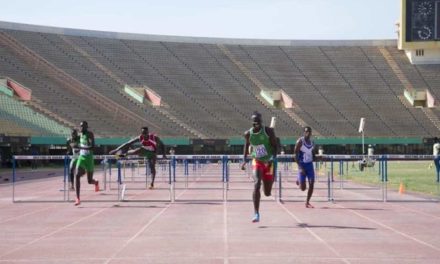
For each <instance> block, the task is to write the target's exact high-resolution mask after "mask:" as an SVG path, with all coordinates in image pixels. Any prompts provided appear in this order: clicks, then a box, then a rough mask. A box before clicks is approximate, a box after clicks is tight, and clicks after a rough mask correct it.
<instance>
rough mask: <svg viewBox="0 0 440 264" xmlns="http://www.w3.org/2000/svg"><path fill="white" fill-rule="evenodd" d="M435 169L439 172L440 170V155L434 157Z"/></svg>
mask: <svg viewBox="0 0 440 264" xmlns="http://www.w3.org/2000/svg"><path fill="white" fill-rule="evenodd" d="M434 165H435V171H436V172H437V174H438V173H439V172H440V157H437V158H435V159H434Z"/></svg>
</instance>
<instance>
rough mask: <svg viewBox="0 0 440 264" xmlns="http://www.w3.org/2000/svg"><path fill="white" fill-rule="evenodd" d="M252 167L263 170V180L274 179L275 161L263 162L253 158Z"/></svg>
mask: <svg viewBox="0 0 440 264" xmlns="http://www.w3.org/2000/svg"><path fill="white" fill-rule="evenodd" d="M252 169H253V170H261V171H262V174H263V176H262V180H263V181H273V163H268V162H263V161H259V160H256V159H253V160H252Z"/></svg>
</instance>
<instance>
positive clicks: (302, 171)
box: [298, 167, 306, 175]
mask: <svg viewBox="0 0 440 264" xmlns="http://www.w3.org/2000/svg"><path fill="white" fill-rule="evenodd" d="M298 170H299V173H300V174H301V175H305V174H306V173H305V171H304V168H303V167H299V168H298Z"/></svg>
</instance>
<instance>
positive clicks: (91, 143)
mask: <svg viewBox="0 0 440 264" xmlns="http://www.w3.org/2000/svg"><path fill="white" fill-rule="evenodd" d="M88 133H89V140H90V149H94V148H95V135H94V134H93V132H91V131H89V132H88Z"/></svg>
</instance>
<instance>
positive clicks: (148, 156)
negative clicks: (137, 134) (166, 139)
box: [140, 149, 156, 159]
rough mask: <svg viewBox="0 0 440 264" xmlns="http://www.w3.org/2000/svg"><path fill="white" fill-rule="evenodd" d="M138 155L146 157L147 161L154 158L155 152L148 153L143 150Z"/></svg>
mask: <svg viewBox="0 0 440 264" xmlns="http://www.w3.org/2000/svg"><path fill="white" fill-rule="evenodd" d="M140 154H141V155H142V156H144V157H146V158H147V159H152V158H154V157H156V152H153V151H148V150H145V149H142V151H141V153H140Z"/></svg>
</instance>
